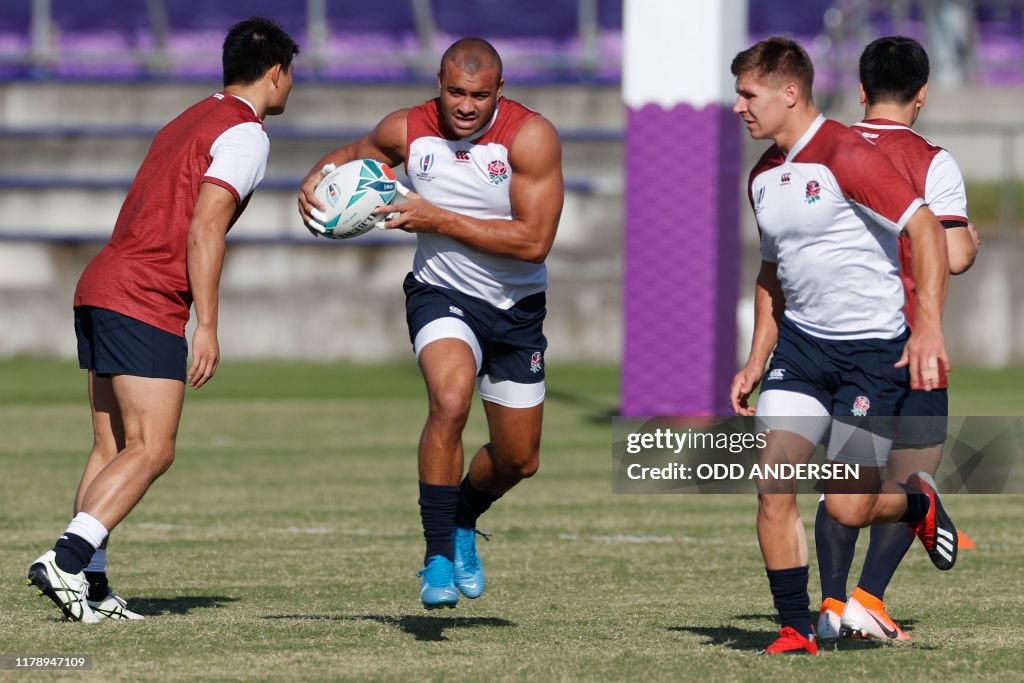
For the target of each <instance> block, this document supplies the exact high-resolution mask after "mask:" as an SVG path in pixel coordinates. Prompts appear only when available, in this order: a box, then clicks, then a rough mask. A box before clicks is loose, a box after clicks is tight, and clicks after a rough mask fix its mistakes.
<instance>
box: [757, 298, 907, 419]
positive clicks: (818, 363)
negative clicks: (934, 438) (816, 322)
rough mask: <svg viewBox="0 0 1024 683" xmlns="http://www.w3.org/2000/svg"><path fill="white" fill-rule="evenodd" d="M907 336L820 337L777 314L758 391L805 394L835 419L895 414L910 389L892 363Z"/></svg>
mask: <svg viewBox="0 0 1024 683" xmlns="http://www.w3.org/2000/svg"><path fill="white" fill-rule="evenodd" d="M909 336H910V333H909V332H904V333H903V334H901V335H900V336H899V337H897V338H895V339H842V340H838V339H837V340H833V339H821V338H819V337H814V336H812V335H809V334H807V333H806V332H803V331H802V330H800V329H799V328H798V327H797V326H796V325H795V324H794V323H792V322H791V321H789V320H788V319H787V318H785V317H783V318H782V322H781V323H780V324H779V340H778V344H777V345H776V346H775V353H774V354H773V355H772V361H771V364H770V365H769V367H768V373H767V374H766V375H765V378H764V382H763V383H762V385H761V391H768V390H771V389H781V390H784V391H794V392H798V393H801V394H806V395H809V396H811V397H813V398H815V399H817V400H818V401H819V402H820V403H821V404H822V405H823V406H825V409H826V410H828V411H829V413H830V414H831V415H833V416H835V417H836V418H839V419H844V418H861V417H874V416H894V415H898V414H899V408H900V406H901V405H903V403H904V400H905V399H906V396H907V394H908V393H909V391H910V373H909V372H908V371H907V369H906V368H895V367H893V365H894V364H895V363H896V362H897V361H899V359H900V357H901V356H902V355H903V348H904V347H905V346H906V344H907V338H908V337H909ZM844 421H846V420H844ZM850 421H853V420H852V419H851V420H850ZM872 431H874V430H872Z"/></svg>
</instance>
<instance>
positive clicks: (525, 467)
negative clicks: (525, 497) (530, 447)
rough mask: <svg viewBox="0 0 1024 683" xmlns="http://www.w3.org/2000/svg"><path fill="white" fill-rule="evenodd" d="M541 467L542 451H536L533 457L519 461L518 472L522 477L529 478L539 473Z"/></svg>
mask: <svg viewBox="0 0 1024 683" xmlns="http://www.w3.org/2000/svg"><path fill="white" fill-rule="evenodd" d="M539 469H540V453H534V454H533V456H532V457H530V458H527V459H526V460H524V461H522V462H520V463H518V466H517V468H516V473H517V474H518V475H519V477H520V478H521V479H529V478H530V477H532V476H533V475H535V474H537V471H538V470H539Z"/></svg>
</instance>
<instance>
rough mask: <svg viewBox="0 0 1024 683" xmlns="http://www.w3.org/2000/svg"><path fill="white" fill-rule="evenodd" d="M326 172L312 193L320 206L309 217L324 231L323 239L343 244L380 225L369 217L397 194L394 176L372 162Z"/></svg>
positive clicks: (374, 217)
mask: <svg viewBox="0 0 1024 683" xmlns="http://www.w3.org/2000/svg"><path fill="white" fill-rule="evenodd" d="M324 170H325V171H327V173H326V175H324V177H323V179H322V180H321V181H320V183H319V184H318V185H317V186H316V189H315V190H314V191H313V193H314V194H315V195H316V198H317V199H318V200H319V201H320V203H321V204H323V206H324V210H323V211H317V210H315V209H314V211H313V213H312V215H313V217H314V218H315V219H316V220H317V221H318V222H319V223H320V225H321V226H322V227H323V228H324V230H323V231H322V232H321V234H323V235H324V236H325V237H330V238H331V239H336V240H345V239H350V238H352V237H358V236H359V235H362V234H363V233H365V232H367V231H369V230H371V229H373V227H374V226H376V225H377V223H378V222H380V221H383V220H384V219H385V217H384V216H383V215H379V214H375V213H373V210H374V209H376V208H377V207H378V206H384V205H386V204H390V203H391V202H392V201H394V199H395V195H396V194H397V192H398V189H397V187H396V182H395V173H394V171H392V170H391V167H390V166H388V165H387V164H382V163H381V162H379V161H376V160H374V159H356V160H355V161H350V162H348V163H347V164H342V165H341V166H338V167H337V168H335V169H333V170H331V169H330V166H327V167H325V169H324Z"/></svg>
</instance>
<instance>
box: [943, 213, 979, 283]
mask: <svg viewBox="0 0 1024 683" xmlns="http://www.w3.org/2000/svg"><path fill="white" fill-rule="evenodd" d="M979 246H980V240H979V239H978V233H977V232H975V231H974V226H972V225H970V224H968V225H965V226H963V227H957V228H946V252H947V255H948V257H949V272H950V274H951V275H960V274H961V273H965V272H967V270H968V269H969V268H970V267H971V266H972V265H974V259H975V258H977V256H978V247H979Z"/></svg>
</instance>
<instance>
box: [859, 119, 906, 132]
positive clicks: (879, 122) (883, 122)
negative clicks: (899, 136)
mask: <svg viewBox="0 0 1024 683" xmlns="http://www.w3.org/2000/svg"><path fill="white" fill-rule="evenodd" d="M853 125H855V126H858V127H860V128H874V129H875V130H912V129H911V128H910V126H907V125H905V124H902V123H900V122H899V121H892V120H890V119H864V120H863V121H861V122H859V123H855V124H853Z"/></svg>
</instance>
